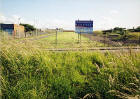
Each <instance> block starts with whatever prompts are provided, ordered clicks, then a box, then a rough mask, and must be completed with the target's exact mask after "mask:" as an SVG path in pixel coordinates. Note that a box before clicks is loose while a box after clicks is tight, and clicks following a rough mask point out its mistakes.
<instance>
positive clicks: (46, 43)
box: [26, 32, 104, 49]
mask: <svg viewBox="0 0 140 99" xmlns="http://www.w3.org/2000/svg"><path fill="white" fill-rule="evenodd" d="M29 39H31V38H29ZM29 39H28V38H27V39H26V40H29ZM32 39H33V42H32V40H30V41H31V42H32V44H34V45H38V47H40V48H44V49H45V48H91V47H97V46H99V47H102V46H104V45H103V44H102V43H99V42H96V41H91V40H89V39H88V38H86V37H83V36H82V37H81V43H78V34H76V33H74V32H59V33H58V36H57V45H56V33H53V34H45V35H43V36H38V37H33V38H32ZM34 39H37V40H34Z"/></svg>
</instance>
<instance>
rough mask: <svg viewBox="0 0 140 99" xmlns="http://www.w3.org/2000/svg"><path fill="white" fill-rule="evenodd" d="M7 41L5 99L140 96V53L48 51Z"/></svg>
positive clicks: (4, 51) (3, 49)
mask: <svg viewBox="0 0 140 99" xmlns="http://www.w3.org/2000/svg"><path fill="white" fill-rule="evenodd" d="M25 43H26V44H23V43H15V42H7V41H5V42H4V41H3V42H2V46H1V50H0V61H1V65H0V70H1V72H2V73H1V76H0V78H1V87H2V89H1V91H2V94H0V95H1V96H2V98H3V99H23V98H24V99H68V98H72V99H79V98H83V97H84V98H85V99H89V98H91V99H94V98H95V99H115V98H116V99H120V98H128V97H135V96H136V95H140V52H133V51H130V52H122V53H121V52H119V53H109V52H105V53H101V52H45V51H44V50H42V49H38V47H36V46H35V45H32V44H30V43H28V42H25Z"/></svg>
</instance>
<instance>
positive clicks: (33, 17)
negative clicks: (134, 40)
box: [0, 0, 140, 30]
mask: <svg viewBox="0 0 140 99" xmlns="http://www.w3.org/2000/svg"><path fill="white" fill-rule="evenodd" d="M139 9H140V0H0V22H4V23H18V18H20V22H22V23H23V22H24V23H29V24H33V25H35V26H36V27H40V28H56V27H61V28H65V29H74V26H75V25H74V21H75V20H77V19H81V20H90V19H91V20H93V21H94V29H95V30H100V29H110V28H114V27H115V26H120V27H126V28H132V27H133V26H134V27H137V26H139V25H140V10H139Z"/></svg>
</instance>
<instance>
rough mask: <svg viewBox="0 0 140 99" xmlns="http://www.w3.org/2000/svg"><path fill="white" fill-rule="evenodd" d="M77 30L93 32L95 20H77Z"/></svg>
mask: <svg viewBox="0 0 140 99" xmlns="http://www.w3.org/2000/svg"><path fill="white" fill-rule="evenodd" d="M75 32H76V33H93V21H91V20H90V21H86V20H76V21H75Z"/></svg>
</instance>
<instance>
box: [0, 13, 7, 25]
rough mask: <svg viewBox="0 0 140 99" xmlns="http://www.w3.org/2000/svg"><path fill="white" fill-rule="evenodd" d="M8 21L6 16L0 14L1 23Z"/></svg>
mask: <svg viewBox="0 0 140 99" xmlns="http://www.w3.org/2000/svg"><path fill="white" fill-rule="evenodd" d="M5 21H6V17H5V16H3V15H1V14H0V23H4V22H5Z"/></svg>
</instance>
